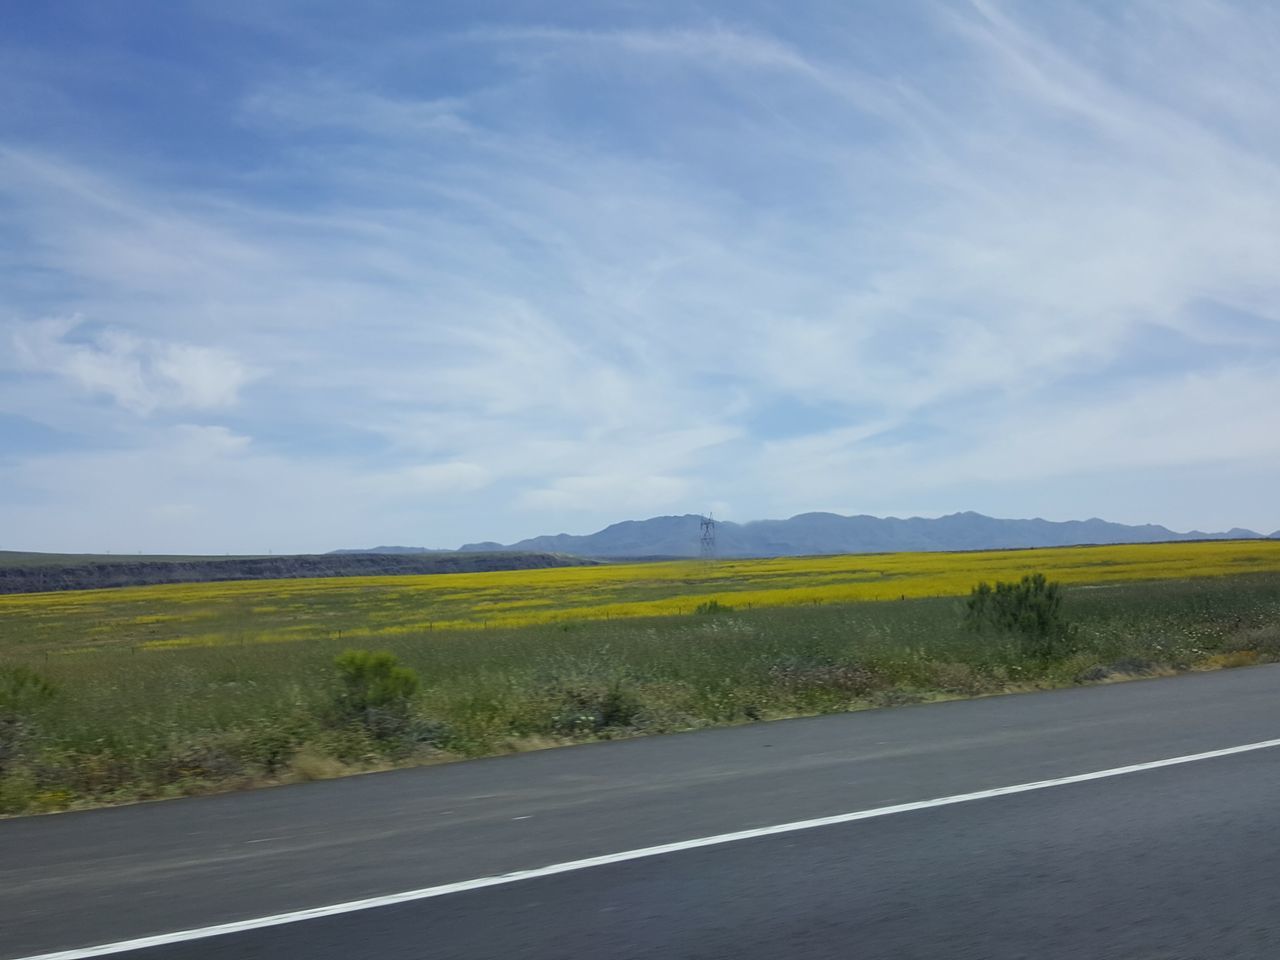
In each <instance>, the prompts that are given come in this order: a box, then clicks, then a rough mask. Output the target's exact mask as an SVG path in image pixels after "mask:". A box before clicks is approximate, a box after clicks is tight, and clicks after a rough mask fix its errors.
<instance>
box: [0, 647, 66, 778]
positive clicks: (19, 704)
mask: <svg viewBox="0 0 1280 960" xmlns="http://www.w3.org/2000/svg"><path fill="white" fill-rule="evenodd" d="M56 693H57V688H56V687H55V686H54V685H53V684H52V683H50V682H49V681H48V680H46V679H45V678H44V677H42V676H40V674H38V673H36V672H35V671H34V670H32V669H30V668H29V667H23V666H13V667H0V774H3V773H4V771H5V768H6V767H8V766H10V765H11V764H12V763H13V762H14V761H15V760H16V759H18V756H19V754H20V753H21V752H22V749H23V745H24V743H25V741H27V740H28V739H29V738H30V737H31V735H32V732H33V728H34V718H33V716H32V715H33V714H34V713H35V711H36V710H37V709H38V708H39V707H41V706H42V705H44V704H45V703H48V702H49V701H50V700H52V699H53V698H54V695H55V694H56Z"/></svg>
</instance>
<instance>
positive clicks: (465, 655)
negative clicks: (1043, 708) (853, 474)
mask: <svg viewBox="0 0 1280 960" xmlns="http://www.w3.org/2000/svg"><path fill="white" fill-rule="evenodd" d="M963 607H964V602H963V600H962V599H959V598H926V599H917V600H910V599H908V600H903V601H888V602H885V601H881V602H874V603H851V604H844V605H821V606H797V607H778V608H769V609H754V610H744V609H741V608H738V609H732V610H729V609H721V610H710V611H708V612H706V613H704V614H700V615H688V616H684V617H662V618H651V619H621V620H608V621H604V620H599V621H581V622H564V623H555V624H544V625H535V626H526V627H519V628H508V629H495V630H483V631H478V630H459V631H441V630H435V631H430V632H419V633H410V634H403V635H398V636H392V637H389V638H386V639H385V640H381V641H380V642H378V643H377V644H376V646H377V647H378V648H379V649H385V650H389V651H390V652H392V653H393V654H395V655H396V657H398V658H399V660H400V662H401V663H403V664H404V665H405V666H408V667H410V668H412V669H413V670H415V671H417V673H418V675H419V676H420V678H421V680H422V687H421V690H420V691H419V692H418V693H417V694H416V696H415V698H414V700H413V704H412V710H413V714H414V720H415V723H414V724H413V725H412V732H411V735H409V736H405V737H400V738H397V739H395V740H391V741H388V740H378V739H376V738H373V737H371V736H369V735H368V734H367V733H366V732H364V731H363V730H361V729H359V728H358V727H355V726H352V725H349V724H348V725H341V724H335V723H334V721H333V719H332V712H333V711H332V704H333V702H334V697H335V695H336V693H337V689H338V675H337V672H336V670H335V667H334V658H335V656H337V655H338V654H339V653H341V652H342V651H343V650H345V649H347V648H348V647H351V646H353V644H352V643H350V642H349V641H346V640H343V639H339V638H337V637H320V638H312V639H308V640H300V641H296V642H293V643H288V644H259V643H254V642H251V638H249V637H246V642H244V643H228V644H223V645H219V646H211V647H185V648H176V649H139V648H133V647H129V646H123V645H110V646H103V647H101V648H97V649H89V650H85V648H84V647H83V646H79V647H68V648H67V649H78V650H79V651H80V652H67V653H64V652H60V648H58V647H56V646H52V645H49V644H41V645H31V644H26V643H23V642H22V638H21V637H14V636H9V635H5V636H2V637H0V668H3V667H5V666H6V665H7V666H17V665H23V666H27V667H31V668H34V669H35V670H37V671H38V672H39V673H40V674H41V675H43V676H44V677H47V678H48V679H49V680H50V681H52V682H53V683H54V684H55V685H56V686H57V688H58V695H57V696H55V697H54V698H53V699H52V700H50V701H49V702H48V703H46V704H43V705H41V706H39V707H38V708H34V709H32V710H29V711H27V713H26V714H24V716H23V717H22V718H21V730H17V731H16V732H15V730H16V726H14V725H13V724H11V729H10V732H9V734H8V736H9V739H10V746H9V748H8V751H7V756H8V759H5V757H6V753H5V750H4V748H3V745H2V744H0V812H8V813H17V812H27V811H37V810H51V809H60V808H63V807H66V806H70V805H76V804H85V803H103V802H115V801H121V800H132V799H138V798H146V797H160V796H170V795H176V794H182V793H191V792H200V791H204V790H209V789H226V788H231V787H236V786H242V785H250V784H255V783H262V782H270V781H273V780H281V779H291V778H294V779H296V778H298V777H308V776H315V775H329V774H331V773H335V772H342V771H346V770H357V769H370V768H376V767H381V766H387V765H394V764H400V763H414V762H423V761H429V760H434V759H448V758H452V757H471V756H482V755H487V754H494V753H501V752H506V751H510V750H517V749H523V748H527V747H530V746H543V745H550V744H555V743H562V742H570V741H573V740H581V739H592V738H600V737H617V736H632V735H638V734H645V733H659V732H666V731H673V730H681V729H690V728H695V727H700V726H708V725H717V724H731V723H738V722H743V721H748V720H755V719H767V718H772V717H782V716H794V715H801V714H814V713H823V712H833V711H843V710H851V709H860V708H865V707H870V706H880V705H892V704H896V703H904V702H913V701H918V700H921V699H934V698H938V697H947V696H973V695H980V694H985V693H994V692H999V691H1003V690H1017V689H1028V688H1031V687H1037V686H1041V687H1043V686H1057V685H1063V684H1070V683H1074V682H1078V681H1080V680H1081V679H1083V678H1094V679H1097V678H1105V677H1107V676H1110V675H1123V674H1133V673H1143V672H1167V671H1170V670H1181V669H1189V668H1193V667H1196V666H1218V665H1232V664H1235V663H1248V662H1255V661H1257V660H1267V659H1272V658H1273V657H1274V656H1277V655H1280V574H1275V573H1267V574H1247V575H1238V576H1231V577H1213V578H1204V579H1195V580H1182V581H1178V580H1170V581H1163V582H1153V583H1138V584H1116V585H1107V586H1105V587H1075V588H1072V589H1069V590H1067V591H1066V594H1065V599H1064V604H1063V612H1064V614H1065V615H1066V616H1067V617H1068V618H1069V619H1070V620H1071V621H1072V622H1073V623H1075V624H1076V625H1077V627H1078V630H1079V639H1080V643H1081V652H1080V653H1079V654H1076V655H1073V656H1071V657H1070V658H1068V659H1065V660H1062V661H1058V662H1055V663H1050V664H1033V663H1028V662H1025V661H1024V660H1023V659H1022V658H1020V656H1019V654H1018V651H1017V648H1016V644H1014V643H1013V642H1012V641H1009V640H1002V639H999V638H993V637H990V636H986V637H984V636H981V635H976V634H973V633H970V632H967V631H965V630H964V629H963V628H962V621H963ZM356 645H363V644H356ZM3 723H4V720H3V703H2V701H0V735H2V734H3V730H4V729H5V728H4V727H3Z"/></svg>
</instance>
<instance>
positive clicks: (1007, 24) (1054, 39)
mask: <svg viewBox="0 0 1280 960" xmlns="http://www.w3.org/2000/svg"><path fill="white" fill-rule="evenodd" d="M1277 42H1280V10H1277V8H1276V7H1275V6H1274V5H1271V4H1267V3H1262V2H1258V3H1225V2H1215V0H1197V2H1189V3H1178V4H1169V3H1165V2H1157V0H1151V2H1130V3H1110V2H1106V3H1103V2H1096V3H1089V2H1083V3H1074V4H1054V5H1050V4H1042V3H1038V2H1023V3H1019V2H1008V0H1004V2H997V0H974V2H951V3H930V2H906V3H900V2H868V3H859V4H848V3H842V2H830V3H827V2H801V3H795V4H787V5H785V8H784V5H781V4H776V3H770V4H765V3H750V2H746V3H743V2H735V3H688V2H680V3H661V2H646V3H633V2H618V3H592V4H560V3H555V2H548V3H540V4H525V3H511V2H507V3H498V2H489V3H483V2H480V3H466V4H462V3H458V4H415V3H392V2H381V3H368V4H351V3H345V2H344V3H311V2H309V3H300V2H299V3H290V2H279V3H272V4H261V3H256V2H254V3H249V2H243V3H237V2H220V3H217V4H212V3H202V4H190V3H179V2H158V0H157V2H142V0H128V2H126V0H94V2H89V0H84V2H64V3H58V4H17V5H13V7H12V9H10V10H9V11H8V12H7V13H6V23H5V29H4V31H3V32H2V33H0V549H3V548H8V549H36V550H77V551H79V550H85V551H100V550H113V551H120V552H132V551H137V550H141V551H147V552H153V551H172V552H214V553H221V552H262V551H266V550H268V549H270V550H275V551H276V552H284V551H310V550H327V549H331V548H334V547H339V546H367V545H372V544H375V543H407V544H416V545H429V546H455V545H457V544H458V543H461V542H464V541H468V540H482V539H495V540H501V541H510V540H514V539H518V538H520V537H524V536H530V535H534V534H539V533H552V532H559V531H568V532H578V533H581V532H589V531H591V530H594V529H597V528H598V527H600V526H602V525H604V524H606V523H609V522H612V521H615V520H619V519H625V518H633V517H644V516H650V515H655V514H660V513H686V512H701V511H705V510H708V509H713V510H715V511H716V513H717V515H719V516H722V517H726V518H730V519H737V520H748V519H757V518H763V517H783V516H789V515H791V514H794V513H798V512H803V511H807V510H833V511H837V512H841V513H874V514H879V515H885V514H896V515H925V516H931V515H938V514H941V513H948V512H952V511H956V510H967V509H973V510H979V511H982V512H985V513H990V514H993V515H997V516H1044V517H1047V518H1050V519H1072V518H1085V517H1089V516H1102V517H1105V518H1107V519H1112V520H1117V521H1124V522H1159V523H1165V524H1167V525H1170V526H1173V527H1175V528H1179V529H1188V528H1193V527H1196V528H1200V529H1225V528H1227V527H1230V526H1234V525H1240V526H1247V527H1251V528H1254V529H1257V530H1260V531H1262V532H1264V533H1267V532H1270V531H1272V530H1275V529H1277V528H1280V497H1277V495H1276V489H1277V487H1280V483H1277V479H1278V478H1280V271H1278V270H1277V269H1276V265H1277V264H1280V159H1278V158H1280V96H1278V95H1277V93H1276V91H1277V90H1280V61H1278V60H1277V58H1276V57H1275V56H1274V51H1275V49H1276V44H1277Z"/></svg>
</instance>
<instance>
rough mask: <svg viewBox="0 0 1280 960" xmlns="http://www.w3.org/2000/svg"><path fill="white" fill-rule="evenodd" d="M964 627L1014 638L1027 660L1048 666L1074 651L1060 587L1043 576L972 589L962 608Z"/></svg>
mask: <svg viewBox="0 0 1280 960" xmlns="http://www.w3.org/2000/svg"><path fill="white" fill-rule="evenodd" d="M965 626H966V627H968V628H969V629H970V630H972V631H974V632H975V633H987V634H994V635H997V636H1000V635H1003V636H1009V637H1015V638H1016V639H1017V642H1018V648H1019V652H1020V653H1021V655H1022V657H1023V658H1024V659H1026V660H1029V661H1038V662H1040V663H1049V662H1052V661H1054V660H1061V659H1062V658H1063V657H1065V656H1068V655H1070V654H1071V653H1073V652H1074V650H1075V648H1076V644H1077V637H1076V631H1075V630H1074V629H1073V628H1072V626H1071V624H1069V623H1068V622H1067V620H1066V618H1065V617H1063V615H1062V586H1061V584H1058V583H1049V582H1048V581H1047V580H1046V579H1045V577H1044V574H1043V573H1029V574H1027V575H1026V576H1024V577H1023V578H1022V579H1021V580H1020V581H1018V582H1017V583H1005V582H1004V581H1002V580H997V581H996V585H995V587H992V586H991V585H990V584H988V583H987V582H986V581H985V580H984V581H982V582H981V583H979V584H978V585H977V586H976V587H974V588H973V591H972V592H971V593H970V594H969V601H968V603H967V604H966V605H965Z"/></svg>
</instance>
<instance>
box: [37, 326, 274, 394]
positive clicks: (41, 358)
mask: <svg viewBox="0 0 1280 960" xmlns="http://www.w3.org/2000/svg"><path fill="white" fill-rule="evenodd" d="M13 344H14V349H15V350H16V354H17V357H18V359H19V360H20V361H21V362H22V364H23V366H24V367H25V368H26V369H28V370H31V371H34V372H38V373H45V374H53V375H57V376H61V377H63V378H65V379H67V380H70V381H71V382H72V383H74V384H75V385H77V386H78V387H80V388H81V389H82V390H84V391H87V392H89V393H91V394H96V395H105V396H107V397H109V398H110V399H111V400H112V401H113V402H115V403H116V404H118V405H119V406H120V407H123V408H124V409H126V410H128V411H130V412H132V413H136V414H148V413H151V412H153V411H155V410H157V409H160V408H165V407H178V408H189V409H195V410H210V409H217V408H223V407H230V406H234V405H235V404H236V403H237V402H238V400H239V393H240V390H241V388H242V387H244V386H245V384H247V383H249V382H250V381H251V380H253V379H254V378H255V377H256V376H258V375H259V374H258V373H257V372H256V371H254V370H252V369H251V368H249V367H247V366H246V365H244V364H243V363H241V362H240V361H239V360H238V359H237V358H236V357H235V356H234V355H232V354H231V353H230V352H228V351H226V350H223V349H221V348H219V347H206V346H195V345H192V344H182V343H165V342H163V341H159V340H155V339H145V338H141V337H138V336H135V335H133V334H130V333H127V332H124V331H122V330H117V329H106V330H100V331H92V330H91V329H89V328H87V327H86V325H85V324H84V323H83V322H82V320H81V318H79V317H69V318H50V319H46V320H40V321H35V322H32V323H28V324H24V325H22V326H19V327H18V328H17V329H16V330H15V332H14V333H13Z"/></svg>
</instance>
